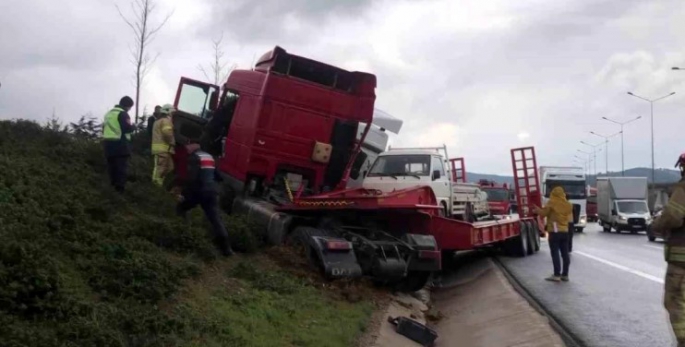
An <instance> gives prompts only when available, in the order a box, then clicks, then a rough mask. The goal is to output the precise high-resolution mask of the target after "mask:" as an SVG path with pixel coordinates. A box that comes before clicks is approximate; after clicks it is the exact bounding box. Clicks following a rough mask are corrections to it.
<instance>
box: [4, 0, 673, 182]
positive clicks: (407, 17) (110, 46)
mask: <svg viewBox="0 0 685 347" xmlns="http://www.w3.org/2000/svg"><path fill="white" fill-rule="evenodd" d="M158 3H159V7H158V9H157V10H158V12H157V16H156V18H157V19H161V17H163V15H164V14H165V13H167V12H169V11H171V10H175V11H174V14H173V16H172V18H171V19H170V21H169V23H168V25H167V26H166V27H164V29H162V31H160V33H159V36H158V37H157V39H156V40H155V41H154V43H153V44H152V45H151V49H152V51H153V53H154V52H158V53H159V54H160V55H159V58H158V60H157V62H156V64H155V66H154V67H153V69H152V70H151V72H150V74H149V75H148V77H147V80H146V83H145V88H144V92H143V95H142V100H141V105H145V106H147V108H148V109H151V108H152V107H153V106H154V105H155V104H163V103H167V102H172V101H173V100H172V99H173V96H174V93H175V90H176V86H177V83H178V79H179V77H180V76H187V77H192V78H197V79H204V76H203V75H202V73H201V72H199V71H198V69H197V66H198V64H207V63H208V62H209V61H210V59H211V50H212V42H211V41H212V39H215V38H217V37H219V36H220V34H221V32H222V31H223V32H224V36H225V38H224V43H225V47H224V49H225V51H226V56H227V57H228V58H229V60H230V62H231V63H235V64H238V66H239V67H242V68H249V67H250V65H251V64H252V61H253V59H254V58H255V56H257V57H258V56H260V55H261V54H263V53H265V52H266V51H268V50H270V49H272V48H273V47H274V46H275V45H279V46H281V47H283V48H285V49H286V50H287V51H289V52H292V53H294V54H297V55H302V56H306V57H309V58H313V59H316V60H320V61H323V62H326V63H329V64H332V65H336V66H340V67H343V68H346V69H350V70H361V71H366V72H371V73H374V74H376V76H377V77H378V88H377V90H376V93H377V99H376V106H377V107H379V108H380V109H383V110H385V111H386V112H388V113H390V114H392V115H393V116H395V117H398V118H401V119H402V120H404V121H405V125H404V127H403V129H402V131H401V132H400V134H399V135H398V136H395V137H394V138H393V140H392V141H393V145H397V146H416V145H421V146H431V145H441V144H443V143H445V144H447V145H448V148H449V151H450V155H451V156H464V157H465V158H466V165H467V169H468V170H469V171H476V172H483V173H499V174H511V161H510V158H509V149H510V148H513V147H519V146H528V145H534V146H536V150H537V152H538V164H539V165H567V164H571V163H572V162H573V158H574V155H576V154H578V153H577V152H576V151H577V150H578V149H583V150H589V149H590V148H589V147H585V146H583V145H582V144H580V141H581V140H583V141H586V142H591V143H596V142H601V141H603V140H602V139H601V138H599V137H595V136H593V135H591V134H590V133H589V132H590V131H595V132H598V133H603V134H611V133H615V132H617V131H619V127H618V125H614V124H611V123H609V122H607V121H604V120H602V119H601V117H609V118H613V119H616V120H619V121H621V120H628V119H630V118H634V117H637V116H642V117H643V118H642V119H640V120H638V121H636V122H634V123H632V124H630V125H627V126H626V128H625V135H626V137H625V158H626V167H627V168H630V167H635V166H650V163H651V159H650V131H649V129H650V122H649V110H650V108H649V103H648V102H645V101H642V100H639V99H637V98H634V97H631V96H628V95H627V94H626V92H628V91H633V92H634V93H635V94H638V95H642V96H645V97H647V98H656V97H659V96H662V95H665V94H668V93H670V92H672V91H675V92H677V94H676V95H674V96H672V97H669V98H667V99H665V100H662V101H659V102H657V103H655V143H656V164H657V167H673V163H674V162H675V159H676V157H677V155H678V154H680V153H681V152H685V71H671V70H670V68H671V67H672V66H678V65H680V66H684V67H685V52H684V51H683V49H684V48H685V2H684V1H682V0H661V1H657V0H650V1H637V0H573V1H571V0H556V1H545V0H531V1H508V0H491V1H488V0H479V1H466V0H459V1H456V0H447V1H442V0H414V1H403V0H389V1H373V0H345V1H342V0H340V1H334V0H309V1H305V0H290V1H281V0H260V1H249V0H232V1H225V0H224V1H218V0H195V1H193V2H192V4H191V1H182V0H158ZM115 4H119V5H120V6H122V9H124V10H125V12H126V13H129V12H128V11H126V10H128V9H129V6H128V1H127V0H117V1H111V0H61V1H52V0H3V1H2V2H0V83H2V87H0V118H2V119H9V118H29V119H36V120H40V121H44V120H45V119H46V118H47V117H49V116H50V115H51V114H52V112H53V108H54V109H55V112H56V113H57V115H58V116H59V117H60V118H62V119H64V120H69V121H73V120H75V119H77V118H78V117H79V116H80V115H82V114H85V113H87V112H92V113H93V114H95V115H97V116H98V117H99V116H101V115H102V114H104V112H106V111H107V109H108V108H110V107H111V106H112V105H114V104H115V103H116V102H117V101H118V99H119V98H120V97H121V96H122V95H124V94H129V95H131V96H133V95H134V92H135V89H134V85H133V80H132V72H133V69H132V65H131V64H130V62H129V48H128V46H129V45H130V44H131V43H132V37H131V35H130V32H129V28H128V27H126V26H125V24H124V22H123V20H122V19H121V18H120V17H119V15H118V14H117V12H116V9H115ZM598 164H599V165H598V169H600V170H601V171H604V166H605V160H604V153H603V152H600V154H599V155H598ZM609 168H610V170H620V137H616V138H614V139H613V140H612V141H611V142H610V143H609Z"/></svg>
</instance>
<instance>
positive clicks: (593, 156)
mask: <svg viewBox="0 0 685 347" xmlns="http://www.w3.org/2000/svg"><path fill="white" fill-rule="evenodd" d="M580 143H582V144H584V145H586V146H588V147H590V148H592V153H587V152H583V151H579V152H581V153H586V154H589V155H592V158H593V159H592V160H593V161H594V162H595V173H594V175H595V176H597V152H599V151H600V150H601V148H598V147H599V146H601V145H602V144H601V143H598V144H596V145H593V144H589V143H587V142H585V141H580Z"/></svg>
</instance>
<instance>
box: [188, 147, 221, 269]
mask: <svg viewBox="0 0 685 347" xmlns="http://www.w3.org/2000/svg"><path fill="white" fill-rule="evenodd" d="M186 150H187V152H188V172H187V175H186V179H185V180H184V184H183V190H182V192H181V197H180V198H179V200H180V201H179V203H178V205H177V206H176V212H177V214H178V215H179V216H182V217H184V218H185V214H186V212H188V211H189V210H191V209H193V208H194V207H196V206H197V205H200V207H202V210H203V211H204V213H205V216H206V217H207V219H208V220H209V222H210V223H211V225H212V230H213V231H214V243H215V244H216V246H217V248H219V251H220V252H221V253H222V254H223V255H224V256H231V255H233V250H232V249H231V246H230V244H229V241H228V233H227V232H226V227H225V226H224V224H223V222H222V220H221V215H220V212H219V203H218V201H219V197H218V187H217V183H216V181H221V180H222V179H221V176H220V175H219V173H218V171H217V170H216V164H215V162H214V158H213V157H212V156H211V155H210V154H209V153H207V152H204V151H202V150H201V149H200V145H198V144H197V143H196V142H192V141H191V143H190V144H188V145H186Z"/></svg>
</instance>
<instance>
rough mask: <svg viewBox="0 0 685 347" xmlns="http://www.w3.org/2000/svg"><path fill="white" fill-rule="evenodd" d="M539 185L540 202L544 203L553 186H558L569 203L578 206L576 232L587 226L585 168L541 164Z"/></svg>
mask: <svg viewBox="0 0 685 347" xmlns="http://www.w3.org/2000/svg"><path fill="white" fill-rule="evenodd" d="M540 181H541V182H540V185H541V188H542V194H543V198H542V202H543V204H546V203H547V201H548V200H549V195H550V193H551V192H552V189H554V187H557V186H560V187H562V188H563V189H564V192H565V193H566V199H568V201H569V202H570V203H571V204H574V205H578V206H579V207H580V217H579V219H578V223H576V224H575V230H574V231H576V232H582V231H583V229H585V227H586V226H587V191H586V182H585V170H584V169H583V168H582V167H568V166H541V167H540Z"/></svg>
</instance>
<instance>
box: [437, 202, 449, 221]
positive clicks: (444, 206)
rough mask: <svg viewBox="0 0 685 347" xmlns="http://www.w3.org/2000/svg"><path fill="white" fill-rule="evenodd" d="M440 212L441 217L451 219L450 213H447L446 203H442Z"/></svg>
mask: <svg viewBox="0 0 685 347" xmlns="http://www.w3.org/2000/svg"><path fill="white" fill-rule="evenodd" d="M440 207H442V208H441V209H440V211H438V213H439V215H440V217H449V215H450V214H449V212H448V211H447V204H446V203H445V202H444V201H441V202H440Z"/></svg>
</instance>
